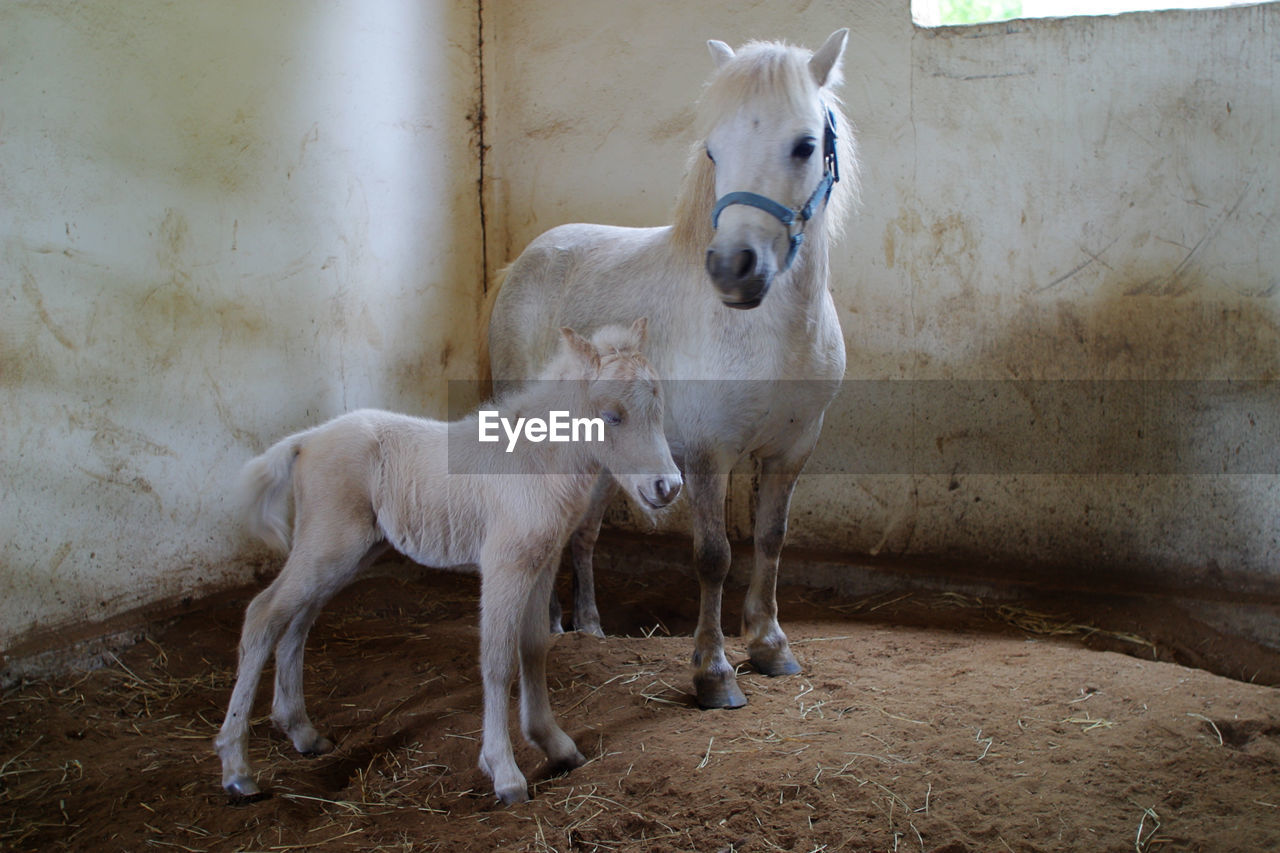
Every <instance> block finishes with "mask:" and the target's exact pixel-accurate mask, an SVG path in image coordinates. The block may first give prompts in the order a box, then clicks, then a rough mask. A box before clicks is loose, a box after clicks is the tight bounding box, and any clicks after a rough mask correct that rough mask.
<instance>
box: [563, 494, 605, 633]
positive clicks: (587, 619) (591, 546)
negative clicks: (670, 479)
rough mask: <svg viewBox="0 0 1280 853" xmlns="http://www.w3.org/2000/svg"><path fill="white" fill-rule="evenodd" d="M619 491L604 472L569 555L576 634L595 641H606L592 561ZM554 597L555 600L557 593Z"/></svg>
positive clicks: (576, 532) (570, 540) (575, 532)
mask: <svg viewBox="0 0 1280 853" xmlns="http://www.w3.org/2000/svg"><path fill="white" fill-rule="evenodd" d="M616 490H617V486H616V485H615V484H614V481H613V477H611V476H609V475H608V474H607V473H604V472H601V474H600V476H599V477H598V478H597V479H596V485H595V488H594V489H593V490H592V492H591V503H590V504H589V505H588V507H587V511H586V514H584V515H583V517H582V520H581V521H579V522H578V527H577V529H576V530H574V531H573V535H572V536H570V537H569V555H570V557H571V558H572V560H573V627H574V630H576V631H581V632H582V633H584V634H591V635H593V636H596V637H603V636H604V629H603V628H601V627H600V611H599V610H598V609H597V608H596V580H595V568H594V566H593V565H592V560H593V557H594V554H595V550H596V540H597V539H598V538H599V537H600V524H601V522H603V521H604V514H605V510H607V509H608V508H609V500H610V498H612V497H613V494H614V492H615V491H616ZM551 595H552V597H554V596H555V590H554V589H553V590H552V591H551Z"/></svg>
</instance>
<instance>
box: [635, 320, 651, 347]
mask: <svg viewBox="0 0 1280 853" xmlns="http://www.w3.org/2000/svg"><path fill="white" fill-rule="evenodd" d="M648 333H649V318H648V317H639V318H637V319H636V321H635V322H634V323H632V324H631V337H632V338H634V339H635V342H636V349H640V348H641V347H643V346H644V339H645V336H646V335H647V334H648Z"/></svg>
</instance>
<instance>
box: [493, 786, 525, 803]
mask: <svg viewBox="0 0 1280 853" xmlns="http://www.w3.org/2000/svg"><path fill="white" fill-rule="evenodd" d="M494 793H496V794H497V795H498V800H499V801H500V802H501V803H502V804H503V805H504V806H514V805H519V804H520V803H527V802H529V786H528V785H513V786H511V787H510V788H503V789H501V790H495V791H494Z"/></svg>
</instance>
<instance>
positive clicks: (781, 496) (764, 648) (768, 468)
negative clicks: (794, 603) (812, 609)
mask: <svg viewBox="0 0 1280 853" xmlns="http://www.w3.org/2000/svg"><path fill="white" fill-rule="evenodd" d="M806 458H807V454H804V455H802V456H800V458H799V461H796V460H795V459H787V458H784V457H770V458H767V459H764V460H763V461H762V463H761V471H760V487H759V491H758V493H757V498H756V525H755V563H754V564H753V566H752V571H751V585H750V586H749V587H748V588H747V597H746V601H745V602H744V604H743V608H742V634H743V636H744V637H745V638H746V640H747V654H748V655H749V656H750V658H751V665H752V666H753V667H755V669H756V671H757V672H761V673H764V674H765V675H795V674H796V673H798V672H799V671H800V664H798V663H797V662H796V659H795V656H794V655H793V654H792V653H791V647H790V646H789V644H788V643H787V635H786V634H784V633H783V632H782V628H781V626H779V625H778V595H777V589H778V555H779V554H780V553H781V552H782V543H783V540H784V539H785V538H786V535H787V514H788V512H789V511H790V507H791V493H792V492H793V491H794V490H795V486H796V478H797V477H798V476H799V474H800V469H801V468H802V467H803V466H804V462H805V459H806Z"/></svg>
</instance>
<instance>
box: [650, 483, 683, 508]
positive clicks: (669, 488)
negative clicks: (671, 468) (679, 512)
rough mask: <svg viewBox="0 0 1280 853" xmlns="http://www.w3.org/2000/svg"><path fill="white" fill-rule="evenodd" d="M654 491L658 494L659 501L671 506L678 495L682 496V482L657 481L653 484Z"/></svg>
mask: <svg viewBox="0 0 1280 853" xmlns="http://www.w3.org/2000/svg"><path fill="white" fill-rule="evenodd" d="M653 490H654V492H656V493H657V495H658V500H659V501H661V502H662V503H664V504H669V503H671V502H672V501H673V500H675V499H676V495H678V494H680V481H679V480H676V481H671V480H665V479H662V480H657V481H655V482H654V484H653Z"/></svg>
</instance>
